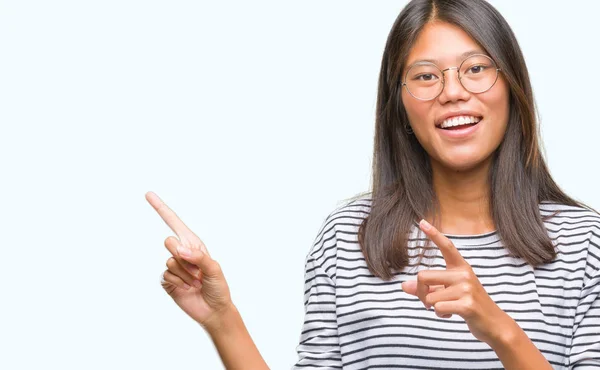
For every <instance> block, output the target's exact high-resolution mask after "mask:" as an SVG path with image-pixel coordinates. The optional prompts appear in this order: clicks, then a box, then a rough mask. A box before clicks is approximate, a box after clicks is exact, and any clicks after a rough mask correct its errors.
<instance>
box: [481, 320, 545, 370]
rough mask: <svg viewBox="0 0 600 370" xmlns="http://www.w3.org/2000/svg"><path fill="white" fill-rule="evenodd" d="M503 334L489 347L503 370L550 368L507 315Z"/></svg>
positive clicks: (521, 330)
mask: <svg viewBox="0 0 600 370" xmlns="http://www.w3.org/2000/svg"><path fill="white" fill-rule="evenodd" d="M506 319H507V325H506V326H504V328H505V331H504V333H503V334H502V335H501V336H500V337H499V338H498V339H497V340H496V341H494V342H491V343H490V347H492V349H493V350H494V351H495V352H496V354H497V355H498V358H499V359H500V361H501V362H502V365H503V366H504V368H505V369H509V370H510V369H514V370H517V369H540V370H542V369H549V370H552V369H553V368H552V366H551V365H550V363H549V362H548V360H546V358H545V357H544V355H542V353H541V352H540V351H539V350H538V349H537V347H536V346H535V345H534V344H533V342H532V341H531V340H530V339H529V337H528V336H527V334H526V333H525V332H524V331H523V329H521V327H520V326H519V325H518V324H517V323H516V322H515V321H514V320H513V319H512V318H511V317H509V316H508V315H506Z"/></svg>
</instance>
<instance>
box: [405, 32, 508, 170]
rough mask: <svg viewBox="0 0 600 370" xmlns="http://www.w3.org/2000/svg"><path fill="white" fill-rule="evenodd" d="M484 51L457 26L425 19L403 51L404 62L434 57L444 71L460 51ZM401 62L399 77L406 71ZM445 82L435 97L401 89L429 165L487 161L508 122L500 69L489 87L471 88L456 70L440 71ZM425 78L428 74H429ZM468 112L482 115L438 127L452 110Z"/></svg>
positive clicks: (469, 166) (456, 166)
mask: <svg viewBox="0 0 600 370" xmlns="http://www.w3.org/2000/svg"><path fill="white" fill-rule="evenodd" d="M469 51H479V52H480V53H481V54H485V55H487V53H485V51H484V50H483V49H482V48H481V47H480V46H479V45H478V44H477V43H476V42H475V40H473V39H472V38H471V37H470V36H469V35H468V34H467V33H466V32H464V31H463V30H462V29H461V28H459V27H457V26H454V25H451V24H448V23H430V24H428V25H427V26H425V27H424V28H423V30H422V32H421V34H420V35H419V37H418V39H417V40H416V42H415V44H414V45H413V48H412V50H411V51H410V54H409V55H408V59H407V62H406V63H405V66H407V67H408V66H410V65H412V64H413V63H415V62H417V61H419V60H423V59H435V60H437V61H438V62H436V63H435V64H436V65H437V66H438V67H439V68H440V69H441V70H444V69H446V68H448V67H458V66H459V65H460V63H461V62H462V61H463V60H464V57H462V56H461V54H463V53H465V52H469ZM407 67H405V69H404V71H403V74H402V79H403V80H404V75H405V73H406V70H407ZM444 76H445V86H444V89H443V91H442V93H441V94H440V95H439V96H438V97H437V98H435V99H433V100H429V101H422V100H418V99H416V98H414V97H413V96H412V95H411V94H410V93H409V92H408V91H407V90H406V88H403V89H402V103H403V104H404V108H405V109H406V113H407V115H408V119H409V122H410V125H411V127H412V130H413V131H414V134H415V135H416V137H417V140H418V141H419V143H420V144H421V145H422V146H423V148H424V149H425V150H426V151H427V153H428V154H429V157H430V158H431V162H432V166H433V167H434V169H435V168H436V167H439V166H441V167H444V168H446V169H451V170H456V171H466V170H470V169H473V168H475V167H477V166H480V165H481V164H483V163H486V162H488V163H489V161H490V160H491V154H492V153H493V152H494V151H495V150H496V149H497V148H498V146H499V145H500V143H501V142H502V139H503V137H504V133H505V132H506V126H507V123H508V115H509V89H508V85H507V83H506V81H505V80H504V78H503V76H502V73H501V72H499V75H498V80H497V81H496V83H495V84H494V85H493V87H492V88H491V89H489V90H488V91H486V92H482V93H478V94H476V93H471V92H469V91H468V90H466V89H465V88H464V87H463V86H462V85H461V83H460V82H459V80H458V75H457V71H456V70H455V69H451V70H448V71H446V72H444ZM429 78H430V77H429ZM463 110H464V111H468V112H470V113H471V114H468V115H473V116H478V117H480V118H481V121H479V122H478V123H477V124H476V125H474V126H472V127H470V128H466V127H467V126H463V127H464V128H463V129H461V130H447V129H443V128H439V127H437V126H438V125H439V124H440V120H441V119H442V118H443V117H444V116H446V115H448V114H452V113H455V112H457V111H463Z"/></svg>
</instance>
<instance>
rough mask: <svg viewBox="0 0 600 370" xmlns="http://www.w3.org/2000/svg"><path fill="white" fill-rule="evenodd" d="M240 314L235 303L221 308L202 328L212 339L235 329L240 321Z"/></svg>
mask: <svg viewBox="0 0 600 370" xmlns="http://www.w3.org/2000/svg"><path fill="white" fill-rule="evenodd" d="M240 319H241V317H240V313H239V311H238V310H237V307H236V306H235V305H234V304H233V302H229V304H227V305H225V306H223V307H221V308H220V309H219V310H217V311H215V313H214V314H213V315H212V316H211V317H210V318H209V319H208V320H206V321H205V322H203V323H201V325H202V327H203V328H204V329H205V330H206V331H207V332H208V334H209V335H210V336H211V337H212V336H215V335H218V334H220V333H225V332H230V331H232V330H234V329H235V327H236V326H237V325H238V322H239V321H240Z"/></svg>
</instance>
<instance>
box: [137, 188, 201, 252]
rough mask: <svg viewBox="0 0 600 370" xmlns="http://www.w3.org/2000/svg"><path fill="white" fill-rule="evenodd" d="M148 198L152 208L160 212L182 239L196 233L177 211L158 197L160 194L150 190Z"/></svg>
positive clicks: (186, 238) (187, 238)
mask: <svg viewBox="0 0 600 370" xmlns="http://www.w3.org/2000/svg"><path fill="white" fill-rule="evenodd" d="M146 200H147V201H148V203H150V205H151V206H152V208H154V209H155V210H156V212H158V214H159V215H160V217H161V218H162V219H163V221H165V223H166V224H167V225H168V226H169V227H170V228H171V230H173V232H174V233H175V234H177V236H178V237H179V239H180V240H181V241H184V240H190V237H191V236H192V235H194V233H193V232H192V231H191V230H190V229H189V228H188V227H187V226H186V225H185V224H184V223H183V221H181V219H180V218H179V217H178V216H177V214H175V212H173V210H171V208H169V206H167V204H166V203H165V202H163V201H162V200H161V199H160V198H159V197H158V195H156V194H155V193H153V192H151V191H149V192H147V193H146Z"/></svg>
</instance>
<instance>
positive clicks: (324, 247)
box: [306, 194, 371, 270]
mask: <svg viewBox="0 0 600 370" xmlns="http://www.w3.org/2000/svg"><path fill="white" fill-rule="evenodd" d="M370 211H371V197H370V194H367V195H365V194H363V195H361V196H358V197H353V198H351V199H346V200H343V201H341V202H338V205H337V206H336V207H335V208H334V209H333V210H332V211H331V212H329V214H328V215H327V216H326V217H325V219H324V220H323V222H322V224H321V227H320V229H319V231H318V233H317V236H316V237H315V239H314V241H313V245H312V247H311V248H310V250H309V252H308V255H307V257H306V259H307V263H310V264H313V265H319V266H321V267H323V268H324V269H328V270H330V269H332V268H333V269H334V268H335V267H334V265H335V264H336V263H337V255H338V249H344V248H352V249H360V246H359V245H358V242H357V236H358V228H359V227H360V225H361V224H362V222H363V221H364V219H365V218H366V217H367V216H368V215H369V213H370Z"/></svg>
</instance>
